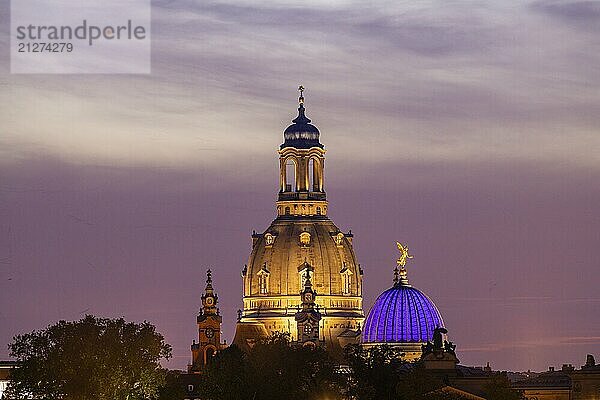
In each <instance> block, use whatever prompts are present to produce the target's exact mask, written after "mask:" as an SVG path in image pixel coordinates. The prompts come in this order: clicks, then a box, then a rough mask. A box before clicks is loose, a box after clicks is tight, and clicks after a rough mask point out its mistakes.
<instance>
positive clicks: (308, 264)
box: [234, 87, 364, 354]
mask: <svg viewBox="0 0 600 400" xmlns="http://www.w3.org/2000/svg"><path fill="white" fill-rule="evenodd" d="M303 90H304V88H302V87H300V99H299V102H300V106H299V108H298V117H297V118H296V119H294V120H293V121H292V122H293V124H292V125H290V126H289V127H288V128H287V129H286V130H285V132H284V143H283V144H282V145H281V146H280V149H279V170H280V174H279V178H280V179H279V180H280V185H279V186H280V188H279V194H278V199H277V203H276V209H277V217H276V218H275V220H274V221H273V222H272V223H271V225H270V226H269V227H268V228H267V229H266V230H265V231H263V232H262V233H254V234H253V235H252V252H251V254H250V257H249V259H248V264H247V265H246V266H245V267H244V269H243V271H242V277H243V284H244V297H243V302H244V307H243V310H242V311H241V312H240V315H239V321H238V327H237V328H236V336H235V338H234V343H236V344H238V345H239V346H241V347H246V346H250V345H251V343H252V342H253V341H254V340H256V339H258V338H255V337H249V335H247V334H244V332H247V331H249V330H248V329H245V328H244V327H245V325H248V326H250V325H252V326H256V325H257V324H258V325H262V326H264V328H265V331H264V332H266V333H267V334H272V333H274V332H278V331H279V332H281V331H283V332H289V333H290V334H291V336H292V339H295V336H296V332H297V330H296V321H295V319H294V316H295V314H296V313H297V312H298V309H299V307H300V305H301V304H302V300H301V298H300V292H301V291H302V289H303V287H304V284H305V282H306V279H307V278H309V280H310V282H311V283H312V289H314V291H315V292H316V293H317V294H318V295H317V296H316V300H315V302H316V307H317V308H318V311H319V312H320V313H321V316H322V318H321V320H320V322H319V324H320V326H319V335H320V338H319V339H320V340H323V341H324V342H325V345H326V347H327V348H328V350H331V351H332V352H333V353H334V354H335V353H338V354H340V353H341V350H342V348H343V347H344V346H345V345H346V344H348V343H358V342H359V341H360V328H361V325H362V322H363V321H364V314H363V311H362V270H361V268H360V265H359V264H358V262H357V259H356V256H355V254H354V250H353V247H352V239H353V236H352V233H351V232H347V233H344V232H342V231H341V230H340V229H339V228H338V227H337V226H336V225H335V224H334V223H333V221H331V220H330V219H329V217H328V216H327V207H328V202H327V198H326V194H325V190H324V187H323V170H324V162H325V157H324V155H325V149H324V147H323V145H322V144H321V143H320V140H319V136H320V133H319V130H318V129H317V128H316V127H315V126H314V125H311V124H310V122H311V121H310V119H308V118H307V117H306V115H305V109H304V96H303V94H302V92H303ZM254 331H256V330H254Z"/></svg>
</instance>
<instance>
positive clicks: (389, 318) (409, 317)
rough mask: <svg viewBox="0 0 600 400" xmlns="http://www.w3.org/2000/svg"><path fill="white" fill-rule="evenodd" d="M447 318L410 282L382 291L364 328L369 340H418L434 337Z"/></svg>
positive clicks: (386, 341)
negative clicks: (436, 330) (435, 331)
mask: <svg viewBox="0 0 600 400" xmlns="http://www.w3.org/2000/svg"><path fill="white" fill-rule="evenodd" d="M443 326H444V321H443V320H442V316H441V315H440V312H439V311H438V309H437V307H436V306H435V304H433V301H431V299H429V297H427V296H426V295H425V294H424V293H423V292H421V291H420V290H419V289H416V288H414V287H412V286H410V285H408V284H403V283H397V284H395V285H394V287H392V288H390V289H388V290H386V291H385V292H383V293H381V294H380V295H379V297H378V298H377V300H375V304H373V307H372V308H371V310H370V311H369V315H368V316H367V319H366V321H365V327H364V330H363V342H366V343H416V342H427V341H430V340H432V338H433V330H434V329H435V328H437V327H443Z"/></svg>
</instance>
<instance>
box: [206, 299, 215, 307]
mask: <svg viewBox="0 0 600 400" xmlns="http://www.w3.org/2000/svg"><path fill="white" fill-rule="evenodd" d="M213 301H214V300H213V298H212V297H207V298H206V305H208V306H212V305H213Z"/></svg>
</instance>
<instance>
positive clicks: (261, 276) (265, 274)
mask: <svg viewBox="0 0 600 400" xmlns="http://www.w3.org/2000/svg"><path fill="white" fill-rule="evenodd" d="M269 275H270V273H269V270H268V269H267V264H266V263H265V264H264V265H263V267H262V268H261V270H260V271H258V292H259V293H260V294H267V293H269Z"/></svg>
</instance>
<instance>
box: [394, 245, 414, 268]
mask: <svg viewBox="0 0 600 400" xmlns="http://www.w3.org/2000/svg"><path fill="white" fill-rule="evenodd" d="M396 246H398V250H400V258H399V259H398V260H397V261H396V263H397V264H398V265H399V266H401V267H402V268H404V267H405V266H406V260H410V259H411V258H413V256H411V255H410V254H409V253H408V246H406V245H403V244H402V243H400V242H396Z"/></svg>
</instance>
